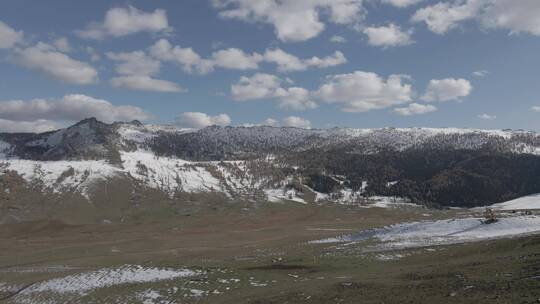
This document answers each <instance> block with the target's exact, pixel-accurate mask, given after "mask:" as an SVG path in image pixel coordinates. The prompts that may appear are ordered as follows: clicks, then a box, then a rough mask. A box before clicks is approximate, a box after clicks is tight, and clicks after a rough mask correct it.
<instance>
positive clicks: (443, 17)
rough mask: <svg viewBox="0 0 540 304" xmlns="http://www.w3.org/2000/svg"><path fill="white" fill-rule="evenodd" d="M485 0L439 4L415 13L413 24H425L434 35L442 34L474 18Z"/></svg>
mask: <svg viewBox="0 0 540 304" xmlns="http://www.w3.org/2000/svg"><path fill="white" fill-rule="evenodd" d="M485 2H486V0H465V1H454V2H453V3H450V2H439V3H437V4H435V5H431V6H427V7H424V8H421V9H419V10H418V11H416V13H415V14H414V16H413V17H412V19H411V20H412V21H413V22H425V23H426V25H427V27H428V28H429V29H430V30H431V31H432V32H434V33H437V34H444V33H446V32H448V31H450V30H452V29H454V28H456V27H457V26H458V25H459V23H460V22H462V21H465V20H469V19H472V18H474V17H475V16H476V15H477V14H478V13H479V12H480V9H481V8H482V6H483V5H484V4H485Z"/></svg>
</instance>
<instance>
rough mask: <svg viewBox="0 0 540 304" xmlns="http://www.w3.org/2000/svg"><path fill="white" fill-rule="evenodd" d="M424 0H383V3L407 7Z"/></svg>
mask: <svg viewBox="0 0 540 304" xmlns="http://www.w3.org/2000/svg"><path fill="white" fill-rule="evenodd" d="M421 1H424V0H382V2H383V3H386V4H390V5H393V6H396V7H407V6H411V5H415V4H417V3H420V2H421Z"/></svg>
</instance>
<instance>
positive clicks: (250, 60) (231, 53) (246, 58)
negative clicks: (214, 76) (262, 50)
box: [212, 48, 263, 70]
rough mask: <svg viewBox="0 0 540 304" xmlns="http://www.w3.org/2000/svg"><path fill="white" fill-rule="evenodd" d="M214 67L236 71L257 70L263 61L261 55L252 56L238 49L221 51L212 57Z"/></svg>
mask: <svg viewBox="0 0 540 304" xmlns="http://www.w3.org/2000/svg"><path fill="white" fill-rule="evenodd" d="M212 59H213V62H214V65H216V66H219V67H222V68H226V69H235V70H250V69H257V68H258V67H259V65H258V64H259V62H260V61H261V60H262V59H263V57H262V56H261V55H260V54H257V53H253V54H251V55H249V54H246V53H244V51H242V50H240V49H237V48H229V49H225V50H219V51H217V52H214V54H213V55H212Z"/></svg>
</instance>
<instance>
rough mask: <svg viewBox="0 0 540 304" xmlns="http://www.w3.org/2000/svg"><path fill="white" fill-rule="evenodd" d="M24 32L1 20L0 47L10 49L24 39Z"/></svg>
mask: <svg viewBox="0 0 540 304" xmlns="http://www.w3.org/2000/svg"><path fill="white" fill-rule="evenodd" d="M23 38H24V34H23V32H18V31H16V30H14V29H12V28H11V27H9V25H7V24H5V23H4V22H2V21H0V49H10V48H12V47H14V46H15V45H17V44H19V43H21V42H22V41H23Z"/></svg>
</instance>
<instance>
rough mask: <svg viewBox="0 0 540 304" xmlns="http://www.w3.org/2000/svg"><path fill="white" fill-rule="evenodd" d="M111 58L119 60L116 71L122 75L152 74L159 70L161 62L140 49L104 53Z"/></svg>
mask: <svg viewBox="0 0 540 304" xmlns="http://www.w3.org/2000/svg"><path fill="white" fill-rule="evenodd" d="M106 55H107V57H108V58H109V59H111V60H115V61H118V62H120V63H119V64H118V65H117V66H116V72H117V73H118V74H122V75H154V74H156V73H157V72H159V70H160V68H161V62H160V61H158V60H155V59H153V58H152V57H150V56H148V55H146V54H145V53H144V52H142V51H135V52H131V53H111V52H109V53H106Z"/></svg>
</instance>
